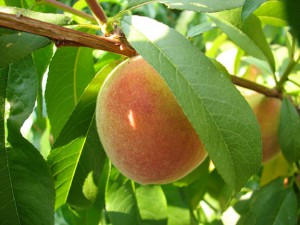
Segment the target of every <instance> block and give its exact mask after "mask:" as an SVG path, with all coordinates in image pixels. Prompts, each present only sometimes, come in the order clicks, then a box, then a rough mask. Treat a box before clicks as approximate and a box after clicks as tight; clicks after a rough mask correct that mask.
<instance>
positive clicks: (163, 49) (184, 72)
mask: <svg viewBox="0 0 300 225" xmlns="http://www.w3.org/2000/svg"><path fill="white" fill-rule="evenodd" d="M122 27H123V30H124V33H125V34H126V36H127V38H128V41H129V42H130V43H131V44H132V46H133V47H134V48H135V49H136V50H137V51H138V52H139V53H140V54H141V55H142V56H143V57H144V58H145V59H146V60H147V61H148V62H149V63H150V64H151V65H152V66H153V67H154V68H155V69H156V70H157V71H158V72H159V73H160V74H161V75H162V77H163V78H164V79H165V81H166V82H167V84H168V86H169V87H170V88H171V90H172V92H173V93H174V95H175V97H176V98H177V100H178V102H179V104H180V106H181V107H182V109H183V111H184V113H185V114H186V115H187V117H188V119H189V120H190V121H191V123H192V125H193V126H194V128H195V130H196V132H197V133H198V135H199V136H200V138H201V140H202V142H203V143H204V145H205V148H206V150H207V152H208V154H209V156H210V158H211V159H212V161H213V162H214V164H215V166H216V167H217V169H218V172H219V173H220V174H221V175H222V177H223V178H224V180H225V181H226V182H227V183H229V184H230V185H231V186H232V187H233V188H234V189H235V190H236V191H238V190H240V188H241V187H242V186H244V185H245V183H246V182H247V180H248V179H249V177H250V176H251V175H253V174H254V173H255V172H256V171H257V170H258V168H259V167H260V162H261V142H260V138H261V137H260V131H259V126H258V124H257V121H256V119H255V116H254V114H253V112H252V110H251V108H250V107H249V105H248V104H247V102H246V101H245V100H244V98H243V97H242V96H241V95H240V94H239V92H238V91H237V90H236V89H235V87H234V86H233V85H232V84H231V82H230V80H229V79H228V78H227V77H225V76H224V75H222V73H221V72H219V71H218V70H217V69H216V68H215V67H214V65H213V64H212V63H211V62H210V60H209V59H208V58H206V57H205V56H204V55H203V54H202V53H201V52H200V51H199V50H198V49H197V48H196V47H194V46H192V45H191V44H190V43H189V42H188V41H187V40H186V39H185V38H184V37H183V36H181V35H180V34H179V33H178V32H176V31H175V30H173V29H170V28H169V27H167V26H166V25H164V24H161V23H158V22H156V21H154V20H152V19H149V18H146V17H139V16H133V17H125V18H124V19H123V21H122Z"/></svg>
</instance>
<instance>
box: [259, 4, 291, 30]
mask: <svg viewBox="0 0 300 225" xmlns="http://www.w3.org/2000/svg"><path fill="white" fill-rule="evenodd" d="M254 14H255V15H256V16H257V17H258V18H259V19H260V20H261V21H262V22H263V23H266V24H270V25H272V26H287V13H286V10H285V5H284V3H283V2H281V1H267V2H265V3H263V4H262V5H261V6H260V7H259V8H258V9H257V10H255V11H254Z"/></svg>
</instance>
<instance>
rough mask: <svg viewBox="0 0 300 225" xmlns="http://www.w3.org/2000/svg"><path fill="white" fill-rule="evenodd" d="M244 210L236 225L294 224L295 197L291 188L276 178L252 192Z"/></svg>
mask: <svg viewBox="0 0 300 225" xmlns="http://www.w3.org/2000/svg"><path fill="white" fill-rule="evenodd" d="M238 205H239V204H238ZM244 212H245V213H243V214H242V216H241V218H240V219H239V221H238V225H244V224H247V225H265V224H274V225H275V224H276V225H277V224H278V225H279V224H285V225H296V223H297V197H296V195H295V193H294V192H293V191H292V189H284V188H283V181H282V179H277V180H275V181H273V182H271V183H270V184H268V185H267V186H265V187H263V188H261V189H260V190H258V191H256V192H255V193H253V195H252V197H251V199H250V201H249V202H248V208H246V210H245V211H244Z"/></svg>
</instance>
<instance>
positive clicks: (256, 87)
mask: <svg viewBox="0 0 300 225" xmlns="http://www.w3.org/2000/svg"><path fill="white" fill-rule="evenodd" d="M230 79H231V81H232V83H234V84H235V85H238V86H240V87H244V88H247V89H250V90H253V91H256V92H258V93H261V94H263V95H265V96H267V97H273V98H280V99H282V93H281V92H280V91H278V90H277V89H274V88H268V87H266V86H263V85H260V84H258V83H255V82H253V81H249V80H246V79H243V78H240V77H237V76H234V75H230Z"/></svg>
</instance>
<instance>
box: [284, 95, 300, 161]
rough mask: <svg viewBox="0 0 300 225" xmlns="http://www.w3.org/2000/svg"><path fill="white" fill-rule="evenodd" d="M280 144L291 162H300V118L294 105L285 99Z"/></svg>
mask: <svg viewBox="0 0 300 225" xmlns="http://www.w3.org/2000/svg"><path fill="white" fill-rule="evenodd" d="M279 143H280V147H281V150H282V153H283V155H284V157H285V158H286V159H287V160H288V161H289V162H297V161H299V160H300V117H299V114H298V112H297V110H296V109H295V107H294V105H293V104H292V103H291V102H290V100H288V98H286V97H285V98H284V99H283V101H282V105H281V111H280V123H279Z"/></svg>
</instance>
